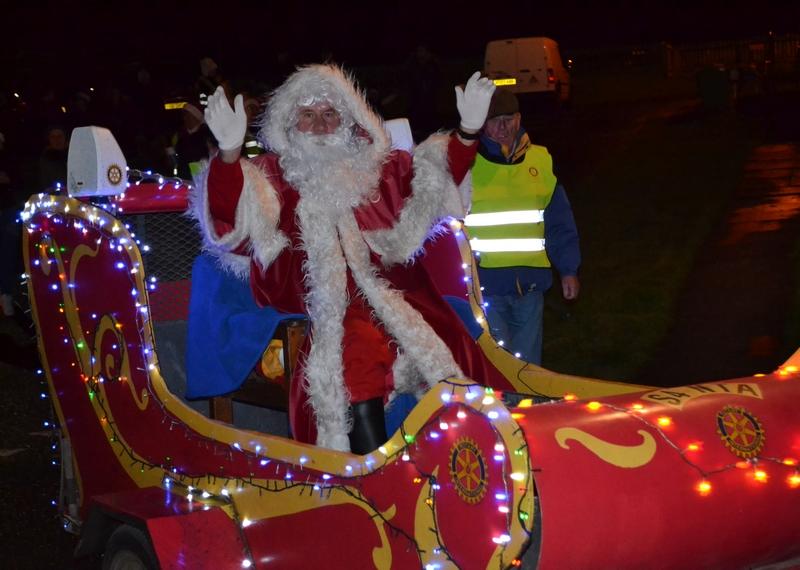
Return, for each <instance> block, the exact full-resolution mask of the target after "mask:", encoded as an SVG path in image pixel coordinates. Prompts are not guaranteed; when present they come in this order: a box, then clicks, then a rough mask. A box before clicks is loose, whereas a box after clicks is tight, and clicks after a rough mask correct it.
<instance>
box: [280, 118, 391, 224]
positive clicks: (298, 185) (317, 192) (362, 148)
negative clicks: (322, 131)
mask: <svg viewBox="0 0 800 570" xmlns="http://www.w3.org/2000/svg"><path fill="white" fill-rule="evenodd" d="M287 138H288V141H289V149H288V150H287V151H286V152H284V153H283V154H282V155H281V158H280V165H281V168H283V172H284V176H285V178H286V181H287V182H289V184H291V185H292V186H293V187H294V188H295V189H296V190H297V191H298V193H299V194H300V196H301V198H303V199H305V200H311V201H313V202H314V203H315V205H316V206H319V207H320V209H323V210H326V211H327V212H328V214H329V215H330V216H331V217H332V219H336V217H337V216H338V215H340V214H342V213H344V212H346V211H348V210H352V209H353V208H355V207H357V206H358V205H359V204H361V203H362V202H363V201H364V199H365V198H366V197H367V196H368V195H369V194H370V193H371V192H373V191H374V190H376V188H377V185H378V181H379V177H380V174H381V161H382V157H377V156H375V155H374V154H373V153H371V152H369V151H368V147H369V144H370V143H369V141H368V140H367V139H365V138H362V137H357V136H355V135H354V134H353V133H352V131H351V130H350V129H345V128H340V129H339V130H338V131H337V132H335V133H333V134H329V135H314V134H311V133H301V132H299V131H298V130H297V129H290V130H289V132H288V133H287Z"/></svg>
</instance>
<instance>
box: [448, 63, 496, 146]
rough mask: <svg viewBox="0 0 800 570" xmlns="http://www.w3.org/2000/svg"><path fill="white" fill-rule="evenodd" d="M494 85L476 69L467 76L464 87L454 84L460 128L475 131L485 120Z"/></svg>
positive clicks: (469, 131)
mask: <svg viewBox="0 0 800 570" xmlns="http://www.w3.org/2000/svg"><path fill="white" fill-rule="evenodd" d="M494 89H495V85H494V83H493V82H492V80H491V79H489V78H488V77H481V72H480V71H476V72H475V73H473V74H472V77H470V78H469V80H468V81H467V84H466V85H465V86H464V89H462V88H461V86H459V85H456V107H458V114H459V115H460V116H461V128H462V129H463V130H464V131H466V132H468V133H474V132H477V131H479V130H480V129H481V127H483V123H485V122H486V115H487V114H488V113H489V103H491V102H492V94H493V93H494Z"/></svg>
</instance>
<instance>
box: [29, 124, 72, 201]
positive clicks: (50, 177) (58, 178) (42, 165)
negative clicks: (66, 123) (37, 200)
mask: <svg viewBox="0 0 800 570" xmlns="http://www.w3.org/2000/svg"><path fill="white" fill-rule="evenodd" d="M68 143H69V141H68V139H67V133H66V131H65V130H64V129H63V128H62V127H60V126H51V127H50V128H48V129H47V132H46V134H45V147H44V150H42V154H41V155H40V156H39V164H38V185H39V187H38V188H36V191H37V192H44V191H46V190H47V189H50V188H55V187H56V186H57V185H58V184H61V185H62V186H65V185H66V183H67V149H68Z"/></svg>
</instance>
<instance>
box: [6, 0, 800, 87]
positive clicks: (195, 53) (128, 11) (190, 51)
mask: <svg viewBox="0 0 800 570" xmlns="http://www.w3.org/2000/svg"><path fill="white" fill-rule="evenodd" d="M18 4H22V3H17V2H9V1H5V0H4V1H2V3H1V4H0V6H2V11H3V12H4V14H3V15H4V16H10V17H4V18H2V20H3V34H2V37H3V40H2V41H3V42H4V47H3V50H2V52H0V63H2V64H3V67H4V69H5V73H4V74H3V75H2V79H0V82H2V83H0V87H2V88H6V89H7V88H10V87H12V88H13V87H17V86H18V85H20V84H22V85H24V84H27V83H30V82H35V81H37V80H39V79H41V78H42V76H43V75H46V76H47V77H49V78H51V79H56V80H58V81H62V82H76V81H77V82H80V81H84V80H86V81H91V80H92V79H93V78H94V77H95V76H98V75H105V76H108V75H113V73H114V70H115V69H119V68H122V67H124V66H129V67H130V66H131V65H135V64H136V63H137V62H141V63H143V64H144V65H147V66H148V67H150V68H151V69H158V68H159V67H163V68H170V67H171V68H176V69H177V68H179V67H180V66H184V67H185V66H186V65H189V66H191V69H190V70H189V73H191V74H196V73H197V68H196V61H197V59H198V58H200V57H202V56H204V55H209V56H211V57H213V58H214V59H215V60H217V62H218V63H220V65H221V67H222V68H223V69H236V70H237V71H239V69H240V68H253V67H254V66H257V65H266V63H265V62H263V60H262V61H261V62H259V61H258V60H257V59H256V57H255V55H256V54H262V53H263V54H270V53H275V52H276V51H279V50H288V51H289V52H290V53H291V54H292V57H293V59H294V60H295V61H296V62H308V61H315V60H319V58H320V54H322V53H326V52H329V53H332V54H333V57H334V59H335V60H336V61H340V62H344V63H345V64H351V65H362V64H380V63H395V62H399V61H402V60H403V59H404V58H405V57H406V56H407V55H408V54H409V53H410V52H411V50H412V49H413V48H414V46H415V45H417V44H418V43H420V42H423V43H426V44H427V45H429V46H430V47H431V49H432V50H433V51H434V52H435V53H437V54H439V55H440V56H442V57H447V58H475V59H476V60H479V59H480V58H481V54H482V51H483V46H484V45H485V43H486V42H487V41H488V40H491V39H499V38H507V37H519V36H535V35H546V36H550V37H553V38H555V39H556V40H557V41H559V43H560V44H561V47H562V50H565V49H566V50H569V49H586V48H592V47H606V46H614V45H627V44H641V43H651V42H659V41H670V42H673V43H680V42H691V41H707V40H724V39H739V38H745V37H758V36H763V35H765V34H766V33H767V32H769V31H773V32H775V33H778V34H783V33H797V32H798V31H800V1H781V2H779V1H765V0H762V1H758V0H753V1H748V2H745V1H741V0H728V1H722V0H716V1H702V0H698V1H694V2H692V1H683V0H679V1H676V2H667V1H665V0H658V1H651V2H647V1H646V0H645V1H633V0H605V1H603V2H593V3H590V2H578V1H575V0H562V1H559V0H547V1H542V0H529V1H527V2H489V3H484V5H485V6H486V7H485V8H484V9H483V10H478V9H475V8H469V7H467V3H466V2H463V3H459V2H439V3H435V2H430V1H428V2H422V1H420V0H408V1H406V2H387V1H383V2H373V3H347V4H342V5H339V6H337V5H336V4H335V3H334V2H328V3H311V2H292V3H290V4H287V3H279V2H273V1H266V0H251V1H250V2H247V3H243V2H238V1H236V0H225V1H222V2H219V3H218V4H217V5H210V4H207V3H202V4H200V3H189V2H180V3H178V2H162V3H154V2H147V1H141V2H136V3H134V2H131V1H129V0H126V1H117V2H114V1H107V2H74V1H72V2H69V1H62V2H51V3H48V2H39V3H25V4H26V5H25V6H20V5H18ZM470 4H472V3H470ZM12 5H13V6H14V10H13V12H12V11H11V9H10V6H12Z"/></svg>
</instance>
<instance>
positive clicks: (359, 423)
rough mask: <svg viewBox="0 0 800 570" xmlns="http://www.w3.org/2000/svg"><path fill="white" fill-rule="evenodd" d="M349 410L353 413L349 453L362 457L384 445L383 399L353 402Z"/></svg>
mask: <svg viewBox="0 0 800 570" xmlns="http://www.w3.org/2000/svg"><path fill="white" fill-rule="evenodd" d="M350 410H351V411H352V412H353V430H352V431H351V432H350V434H349V435H350V451H352V452H353V453H356V454H358V455H364V454H365V453H369V452H370V451H373V450H375V449H378V447H380V446H381V445H383V444H384V443H386V439H387V437H386V423H385V422H384V417H383V398H374V399H372V400H364V401H363V402H353V403H352V404H351V405H350Z"/></svg>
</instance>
